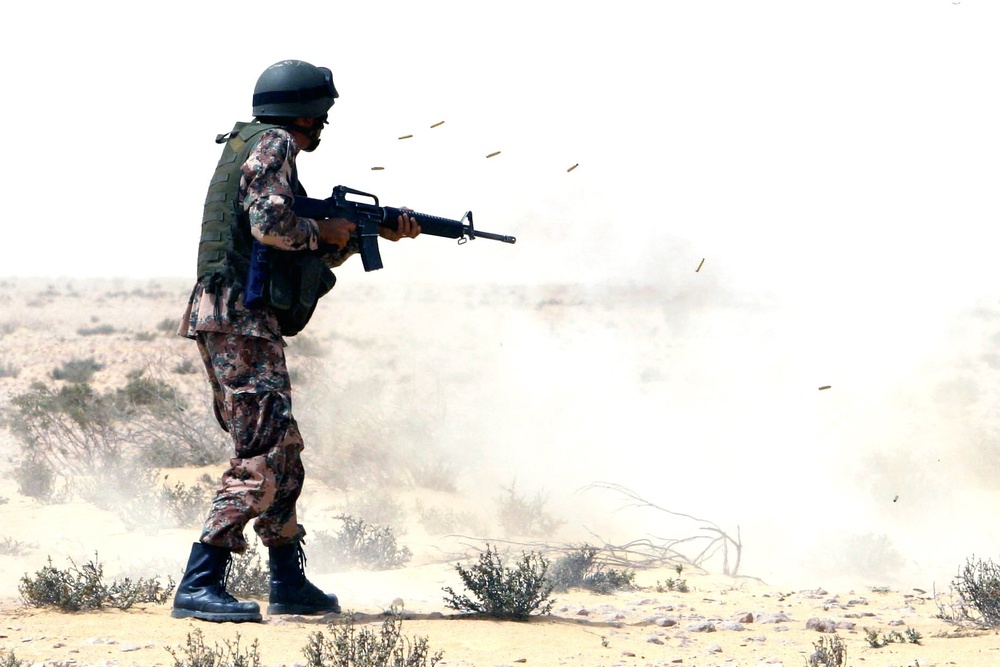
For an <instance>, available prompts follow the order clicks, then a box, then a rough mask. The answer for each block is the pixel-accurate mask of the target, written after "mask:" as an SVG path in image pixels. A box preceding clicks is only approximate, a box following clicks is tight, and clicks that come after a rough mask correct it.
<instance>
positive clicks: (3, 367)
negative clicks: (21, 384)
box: [0, 362, 21, 378]
mask: <svg viewBox="0 0 1000 667" xmlns="http://www.w3.org/2000/svg"><path fill="white" fill-rule="evenodd" d="M20 374H21V368H20V367H19V366H15V365H14V364H12V363H9V362H6V363H0V378H16V377H17V376H18V375H20Z"/></svg>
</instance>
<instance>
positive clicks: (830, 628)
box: [806, 617, 837, 633]
mask: <svg viewBox="0 0 1000 667" xmlns="http://www.w3.org/2000/svg"><path fill="white" fill-rule="evenodd" d="M806 628H807V629H809V630H815V631H816V632H826V633H830V632H836V631H837V622H836V621H834V620H833V619H832V618H815V617H814V618H810V619H809V620H808V621H806Z"/></svg>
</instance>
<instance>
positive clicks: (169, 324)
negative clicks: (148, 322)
mask: <svg viewBox="0 0 1000 667" xmlns="http://www.w3.org/2000/svg"><path fill="white" fill-rule="evenodd" d="M179 325H180V322H178V321H177V320H175V319H174V318H172V317H167V318H164V319H162V320H160V321H159V322H157V323H156V330H157V331H159V332H160V333H162V334H167V335H170V334H175V333H177V329H178V327H179Z"/></svg>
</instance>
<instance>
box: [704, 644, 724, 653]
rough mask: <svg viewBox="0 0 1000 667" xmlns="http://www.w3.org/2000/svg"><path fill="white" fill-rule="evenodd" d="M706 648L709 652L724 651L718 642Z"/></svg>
mask: <svg viewBox="0 0 1000 667" xmlns="http://www.w3.org/2000/svg"><path fill="white" fill-rule="evenodd" d="M705 650H706V651H708V652H709V653H722V647H721V646H719V645H718V644H712V645H711V646H709V647H708V648H706V649H705Z"/></svg>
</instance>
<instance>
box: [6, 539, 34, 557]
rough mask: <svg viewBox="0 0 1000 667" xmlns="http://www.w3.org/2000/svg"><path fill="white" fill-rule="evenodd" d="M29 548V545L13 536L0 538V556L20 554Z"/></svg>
mask: <svg viewBox="0 0 1000 667" xmlns="http://www.w3.org/2000/svg"><path fill="white" fill-rule="evenodd" d="M31 548H32V547H31V545H29V544H27V543H25V542H21V541H20V540H15V539H14V538H13V537H4V538H0V556H21V555H23V554H24V552H25V551H28V550H30V549H31Z"/></svg>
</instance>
